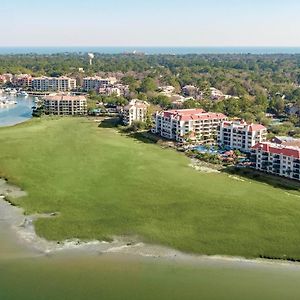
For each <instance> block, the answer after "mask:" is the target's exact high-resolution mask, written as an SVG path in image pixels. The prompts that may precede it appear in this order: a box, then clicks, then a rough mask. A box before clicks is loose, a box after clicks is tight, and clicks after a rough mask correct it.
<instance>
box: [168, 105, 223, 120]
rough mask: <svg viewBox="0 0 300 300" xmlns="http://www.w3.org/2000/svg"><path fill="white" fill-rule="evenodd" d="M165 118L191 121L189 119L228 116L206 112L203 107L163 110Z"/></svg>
mask: <svg viewBox="0 0 300 300" xmlns="http://www.w3.org/2000/svg"><path fill="white" fill-rule="evenodd" d="M163 116H164V117H165V118H170V117H174V118H178V119H179V120H180V121H189V120H207V119H225V118H227V117H226V116H225V115H224V114H222V113H212V112H206V111H205V110H203V109H196V108H193V109H177V110H176V109H173V110H167V111H164V112H163Z"/></svg>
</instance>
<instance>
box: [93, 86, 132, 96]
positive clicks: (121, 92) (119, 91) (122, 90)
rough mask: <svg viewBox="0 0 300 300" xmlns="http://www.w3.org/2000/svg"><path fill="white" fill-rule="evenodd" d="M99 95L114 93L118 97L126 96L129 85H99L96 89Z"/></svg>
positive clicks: (128, 91) (128, 92)
mask: <svg viewBox="0 0 300 300" xmlns="http://www.w3.org/2000/svg"><path fill="white" fill-rule="evenodd" d="M98 92H99V94H100V95H105V96H112V95H116V96H118V97H120V96H123V97H128V96H129V94H130V90H129V86H128V85H123V84H114V85H109V86H105V87H100V88H99V90H98Z"/></svg>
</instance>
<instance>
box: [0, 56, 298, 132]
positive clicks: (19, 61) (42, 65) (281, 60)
mask: <svg viewBox="0 0 300 300" xmlns="http://www.w3.org/2000/svg"><path fill="white" fill-rule="evenodd" d="M79 68H83V69H84V73H82V71H80V70H79ZM7 72H10V73H14V74H19V73H30V74H32V75H35V76H37V75H49V76H60V75H70V76H74V77H76V78H78V79H80V78H81V79H82V77H83V76H89V75H94V74H96V73H100V74H101V75H104V76H105V75H107V76H109V75H112V74H114V73H118V74H120V73H122V74H123V78H122V79H121V81H122V82H123V83H124V84H127V85H129V89H130V98H134V97H136V98H138V99H141V100H147V101H149V102H150V103H152V104H155V105H160V106H161V107H162V108H169V107H171V100H170V98H168V97H165V96H162V95H160V94H159V93H158V92H157V88H158V86H162V85H172V86H174V87H175V92H177V93H179V92H180V91H181V87H183V86H184V85H187V84H191V85H194V86H196V87H197V88H198V89H199V90H201V91H202V93H203V99H201V100H197V101H194V100H188V101H186V102H185V103H184V107H185V108H192V107H202V108H204V109H206V110H215V111H219V112H224V113H226V114H228V115H229V116H230V117H243V118H245V119H246V120H249V121H251V120H256V121H260V122H263V123H264V124H267V123H268V122H269V121H268V119H267V118H266V117H265V113H266V112H271V113H274V114H275V115H277V116H281V115H284V113H285V107H286V105H287V104H291V105H297V102H299V101H300V88H299V84H300V55H288V54H286V55H283V54H281V55H280V54H276V55H250V54H249V55H248V54H243V55H230V54H223V55H221V54H219V55H208V54H206V55H176V56H174V55H125V54H119V55H108V54H95V59H94V61H93V65H92V66H90V65H89V60H88V56H87V54H86V53H65V54H52V55H36V54H26V55H2V56H0V74H2V73H7ZM211 87H215V88H217V89H220V90H221V91H222V92H223V93H225V94H229V95H232V96H235V98H231V99H226V100H224V101H221V102H214V101H211V99H210V88H211ZM97 102H104V103H111V104H126V103H127V100H126V99H124V98H121V99H120V98H118V97H114V96H112V97H101V96H97V95H95V94H91V97H90V102H89V103H90V106H91V107H93V106H94V105H95V104H96V103H97ZM298 105H299V106H300V104H299V103H298ZM289 121H290V123H291V124H294V125H296V126H299V125H300V124H299V123H300V121H299V118H298V119H297V117H290V120H289Z"/></svg>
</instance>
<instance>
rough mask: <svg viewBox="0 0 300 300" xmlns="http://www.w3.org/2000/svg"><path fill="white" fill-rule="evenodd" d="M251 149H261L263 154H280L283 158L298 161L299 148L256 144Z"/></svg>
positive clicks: (299, 157)
mask: <svg viewBox="0 0 300 300" xmlns="http://www.w3.org/2000/svg"><path fill="white" fill-rule="evenodd" d="M252 149H254V150H255V149H261V150H262V151H264V152H268V153H272V154H279V155H280V154H282V155H284V156H290V157H294V158H297V159H300V148H296V147H288V146H283V145H278V144H273V143H259V144H256V145H255V146H254V147H252Z"/></svg>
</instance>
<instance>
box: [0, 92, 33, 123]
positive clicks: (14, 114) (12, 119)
mask: <svg viewBox="0 0 300 300" xmlns="http://www.w3.org/2000/svg"><path fill="white" fill-rule="evenodd" d="M0 96H2V97H3V96H7V95H5V94H2V95H0ZM8 97H9V98H10V99H12V100H15V101H17V102H18V103H17V104H16V105H11V106H7V107H0V127H2V126H11V125H15V124H18V123H22V122H25V121H27V120H29V119H31V118H32V106H34V101H33V98H32V97H26V98H25V97H16V96H8Z"/></svg>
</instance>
